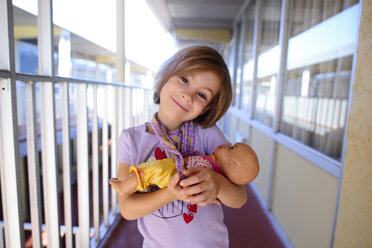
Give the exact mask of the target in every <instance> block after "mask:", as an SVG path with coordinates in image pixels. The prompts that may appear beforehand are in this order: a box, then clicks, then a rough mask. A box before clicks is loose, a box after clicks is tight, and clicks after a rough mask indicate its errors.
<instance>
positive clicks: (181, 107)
mask: <svg viewBox="0 0 372 248" xmlns="http://www.w3.org/2000/svg"><path fill="white" fill-rule="evenodd" d="M172 99H173V101H174V102H175V103H176V104H177V106H178V107H180V109H182V110H183V111H186V112H189V111H188V110H187V109H186V108H184V107H183V106H182V105H181V104H179V103H178V102H177V101H176V100H175V99H174V98H173V97H172Z"/></svg>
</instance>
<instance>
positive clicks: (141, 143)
mask: <svg viewBox="0 0 372 248" xmlns="http://www.w3.org/2000/svg"><path fill="white" fill-rule="evenodd" d="M231 99H232V89H231V82H230V75H229V72H228V69H227V66H226V64H225V62H224V61H223V58H222V57H221V56H220V54H219V53H218V52H216V51H215V50H213V49H212V48H209V47H204V46H193V47H188V48H185V49H183V50H181V51H179V52H177V53H176V54H175V55H173V57H171V58H170V59H169V60H168V61H166V63H165V64H164V65H163V66H162V67H161V69H160V70H159V72H158V75H157V79H156V85H155V94H154V101H155V103H157V104H159V111H158V113H156V114H155V115H154V118H153V120H152V121H151V122H149V123H145V124H143V125H140V126H138V127H134V128H129V129H126V130H124V131H123V132H122V133H121V135H120V138H119V149H118V161H119V172H118V179H119V180H123V179H124V178H126V177H127V176H128V175H129V167H130V165H133V164H135V165H137V164H140V163H142V162H145V161H150V160H154V159H163V158H166V157H171V156H172V154H173V153H174V151H173V150H172V149H170V148H169V147H168V145H167V144H169V143H167V142H165V143H164V141H169V140H170V143H172V144H174V146H175V147H176V148H177V150H179V151H180V152H181V155H182V156H183V157H187V156H190V155H197V154H211V153H212V152H213V151H214V149H216V148H217V147H218V146H220V145H223V144H229V142H228V141H227V140H226V139H225V137H224V135H223V134H222V132H221V131H220V130H219V129H218V127H217V126H216V125H215V123H216V122H217V121H218V120H219V119H220V118H221V117H222V116H223V115H224V114H225V112H226V111H227V109H228V108H229V106H230V103H231ZM159 130H162V132H160V134H159ZM175 156H176V155H175ZM176 157H177V156H176ZM181 158H182V157H181ZM179 171H180V170H179ZM182 174H183V175H182V176H184V177H186V178H185V179H183V180H180V179H181V175H180V174H176V175H174V176H173V177H172V178H171V179H170V180H169V184H168V187H166V188H163V189H160V190H156V191H153V192H149V193H144V194H136V193H134V194H131V195H130V196H128V197H120V196H119V197H118V201H119V208H120V212H121V214H122V216H123V217H124V218H126V219H128V220H133V219H138V228H139V231H140V232H141V234H142V236H143V237H144V242H143V247H228V244H229V241H228V232H227V229H226V226H225V224H224V223H223V212H222V208H221V206H219V205H217V204H211V203H213V202H216V199H217V198H218V200H219V201H220V202H221V203H222V204H224V205H226V206H229V207H233V208H240V207H241V206H243V205H244V204H245V202H246V200H247V199H246V191H245V188H244V186H239V185H235V184H233V183H231V182H230V181H229V180H228V179H226V178H225V177H224V176H223V175H221V174H219V173H215V172H213V171H211V170H208V169H206V168H202V167H196V168H191V169H188V170H184V171H183V172H182Z"/></svg>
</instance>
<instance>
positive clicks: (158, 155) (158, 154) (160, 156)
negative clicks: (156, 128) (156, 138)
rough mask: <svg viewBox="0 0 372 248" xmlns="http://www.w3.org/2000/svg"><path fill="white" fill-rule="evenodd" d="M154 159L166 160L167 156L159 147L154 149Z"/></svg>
mask: <svg viewBox="0 0 372 248" xmlns="http://www.w3.org/2000/svg"><path fill="white" fill-rule="evenodd" d="M155 158H156V160H162V159H164V158H167V154H165V151H162V150H161V149H160V148H159V147H156V149H155Z"/></svg>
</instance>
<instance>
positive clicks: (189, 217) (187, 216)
mask: <svg viewBox="0 0 372 248" xmlns="http://www.w3.org/2000/svg"><path fill="white" fill-rule="evenodd" d="M183 219H184V220H185V222H186V224H189V223H190V221H192V220H193V219H194V214H193V213H190V214H186V213H183Z"/></svg>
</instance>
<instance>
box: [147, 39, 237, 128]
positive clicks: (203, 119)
mask: <svg viewBox="0 0 372 248" xmlns="http://www.w3.org/2000/svg"><path fill="white" fill-rule="evenodd" d="M201 71H211V72H213V73H215V74H216V75H217V76H218V77H219V78H220V80H221V89H220V91H219V92H218V93H217V94H216V95H215V96H214V98H213V99H212V101H211V102H210V103H209V105H208V108H207V109H208V110H207V111H205V112H204V113H203V114H201V115H199V116H198V117H197V118H195V121H196V122H197V123H198V124H200V125H201V126H203V127H204V128H207V127H210V126H212V125H213V124H215V123H216V122H217V121H218V120H219V119H220V118H221V117H222V116H223V115H224V114H225V112H226V111H227V109H228V108H229V107H230V104H231V100H232V87H231V79H230V74H229V70H228V68H227V66H226V64H225V62H224V60H223V58H222V56H221V55H220V54H219V53H218V52H217V51H216V50H214V49H212V48H210V47H207V46H190V47H186V48H184V49H182V50H180V51H178V52H177V53H176V54H174V55H173V56H172V57H171V58H170V59H168V60H167V61H166V62H165V63H164V64H163V65H162V66H161V68H160V69H159V71H158V73H157V75H156V79H155V93H154V102H155V103H156V104H159V103H160V92H161V90H162V88H163V86H164V85H165V84H166V83H167V82H168V80H169V79H170V78H171V77H173V76H188V75H193V74H195V73H197V72H201Z"/></svg>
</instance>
